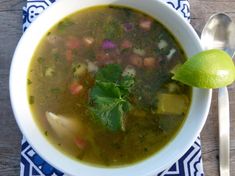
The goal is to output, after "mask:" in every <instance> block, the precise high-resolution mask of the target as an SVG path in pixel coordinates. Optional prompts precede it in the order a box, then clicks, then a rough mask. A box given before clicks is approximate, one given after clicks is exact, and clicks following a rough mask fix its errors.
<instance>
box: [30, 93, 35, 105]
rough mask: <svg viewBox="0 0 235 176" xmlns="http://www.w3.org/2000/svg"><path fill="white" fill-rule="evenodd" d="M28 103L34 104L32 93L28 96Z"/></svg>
mask: <svg viewBox="0 0 235 176" xmlns="http://www.w3.org/2000/svg"><path fill="white" fill-rule="evenodd" d="M29 104H31V105H32V104H34V96H32V95H30V96H29Z"/></svg>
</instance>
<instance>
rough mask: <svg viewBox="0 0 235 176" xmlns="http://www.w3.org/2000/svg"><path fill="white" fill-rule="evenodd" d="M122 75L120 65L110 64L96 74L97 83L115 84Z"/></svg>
mask: <svg viewBox="0 0 235 176" xmlns="http://www.w3.org/2000/svg"><path fill="white" fill-rule="evenodd" d="M121 75H122V69H121V67H120V65H118V64H109V65H107V66H106V67H104V68H102V69H100V70H99V71H98V72H97V74H96V81H104V82H113V83H115V82H116V81H118V80H119V78H120V77H121Z"/></svg>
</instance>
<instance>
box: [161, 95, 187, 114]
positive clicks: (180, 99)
mask: <svg viewBox="0 0 235 176" xmlns="http://www.w3.org/2000/svg"><path fill="white" fill-rule="evenodd" d="M157 98H158V104H157V113H158V114H163V115H168V114H174V115H182V114H184V113H186V112H187V107H188V104H189V100H188V98H187V96H185V95H178V94H167V93H161V94H159V95H158V96H157Z"/></svg>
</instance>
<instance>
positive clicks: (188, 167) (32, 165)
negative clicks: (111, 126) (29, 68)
mask: <svg viewBox="0 0 235 176" xmlns="http://www.w3.org/2000/svg"><path fill="white" fill-rule="evenodd" d="M55 1H56V0H27V4H26V6H25V7H23V31H25V30H26V29H27V27H28V26H29V25H30V24H31V23H32V22H33V21H34V20H35V19H36V18H37V17H38V16H39V15H40V13H41V12H42V11H44V10H45V9H46V8H47V7H49V6H50V5H52V4H53V3H54V2H55ZM162 1H165V2H166V3H167V4H169V6H171V7H173V8H174V9H176V10H177V11H178V12H179V13H180V14H181V15H182V16H183V17H184V19H185V20H186V21H188V22H189V21H190V9H189V2H188V0H162ZM20 167H21V172H20V176H67V174H65V173H62V172H61V171H59V170H58V169H56V168H54V167H53V166H51V165H49V164H48V163H47V162H46V161H45V160H43V158H41V157H40V156H39V155H38V154H37V153H36V152H35V151H34V150H33V148H32V147H31V146H30V144H29V143H28V142H27V141H26V140H25V138H23V139H22V149H21V163H20ZM81 176H82V175H81ZM120 176H121V175H120ZM156 176H204V173H203V167H202V157H201V143H200V138H199V137H198V138H197V139H196V141H195V142H194V143H193V144H192V146H191V147H190V149H189V150H188V151H187V152H186V153H185V154H184V156H182V157H181V158H180V159H179V160H178V161H177V162H176V163H175V164H173V165H172V166H171V167H170V168H168V169H166V170H165V171H162V172H161V173H158V174H156Z"/></svg>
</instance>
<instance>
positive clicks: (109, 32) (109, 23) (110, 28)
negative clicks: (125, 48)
mask: <svg viewBox="0 0 235 176" xmlns="http://www.w3.org/2000/svg"><path fill="white" fill-rule="evenodd" d="M103 31H104V37H103V39H109V40H115V39H118V38H119V37H121V36H122V34H123V28H122V26H121V24H120V23H119V21H118V20H115V19H113V18H111V17H107V19H105V22H104V25H103Z"/></svg>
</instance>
